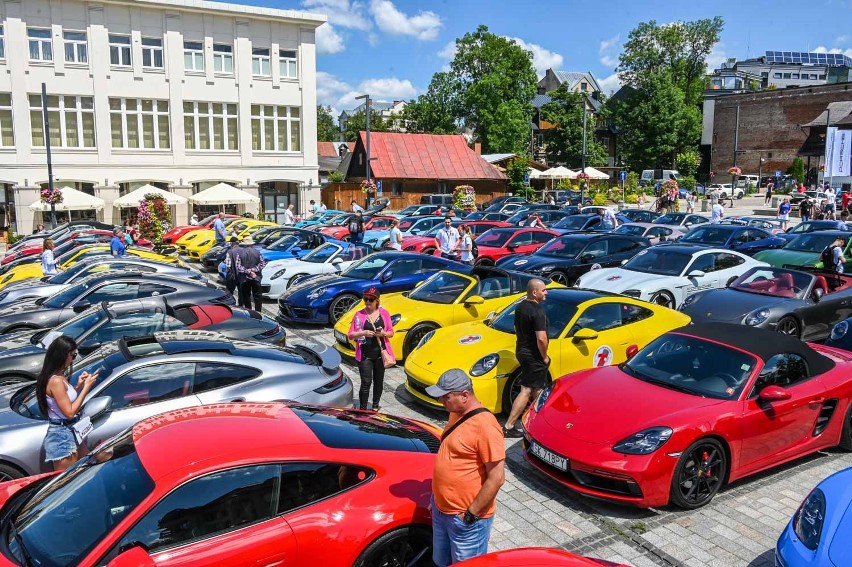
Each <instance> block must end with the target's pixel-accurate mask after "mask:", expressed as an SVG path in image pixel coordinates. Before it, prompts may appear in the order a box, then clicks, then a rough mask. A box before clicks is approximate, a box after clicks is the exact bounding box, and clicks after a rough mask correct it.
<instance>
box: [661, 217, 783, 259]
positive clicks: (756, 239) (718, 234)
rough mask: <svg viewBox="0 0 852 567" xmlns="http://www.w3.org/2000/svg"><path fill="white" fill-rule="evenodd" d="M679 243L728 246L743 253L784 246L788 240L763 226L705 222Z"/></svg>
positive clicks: (714, 246) (694, 228) (718, 246)
mask: <svg viewBox="0 0 852 567" xmlns="http://www.w3.org/2000/svg"><path fill="white" fill-rule="evenodd" d="M677 242H678V244H695V245H698V246H712V247H713V248H727V249H729V250H736V251H737V252H742V253H743V254H754V253H756V252H760V251H761V250H771V249H774V248H782V247H783V246H784V245H785V244H787V241H786V240H784V238H782V237H781V236H780V235H779V236H776V235H774V234H772V233H771V232H769V231H768V230H764V229H762V228H756V227H753V226H741V225H735V224H711V223H705V224H701V225H698V226H694V227H692V229H690V231H689V232H687V233H686V234H685V235H684V236H683V237H682V238H681V239H680V240H678V241H677Z"/></svg>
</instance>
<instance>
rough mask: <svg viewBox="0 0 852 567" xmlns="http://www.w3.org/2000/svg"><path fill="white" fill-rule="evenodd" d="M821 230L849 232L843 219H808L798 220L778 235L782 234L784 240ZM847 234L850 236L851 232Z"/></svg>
mask: <svg viewBox="0 0 852 567" xmlns="http://www.w3.org/2000/svg"><path fill="white" fill-rule="evenodd" d="M821 230H840V231H842V232H849V228H848V227H847V226H846V223H845V222H843V221H839V220H809V221H804V222H800V223H799V224H797V225H796V226H794V227H791V228H788V229H787V231H786V232H783V233H782V234H780V235H779V236H783V237H784V238H785V239H786V240H793V239H794V238H796V237H797V236H799V235H800V234H806V233H808V232H819V231H821ZM849 236H852V234H850V235H849Z"/></svg>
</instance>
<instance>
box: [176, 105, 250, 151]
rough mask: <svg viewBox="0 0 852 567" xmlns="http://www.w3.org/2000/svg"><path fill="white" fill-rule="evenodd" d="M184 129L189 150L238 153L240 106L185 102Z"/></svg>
mask: <svg viewBox="0 0 852 567" xmlns="http://www.w3.org/2000/svg"><path fill="white" fill-rule="evenodd" d="M183 129H184V136H185V143H186V149H188V150H237V149H239V144H238V135H239V131H238V130H237V105H236V104H226V103H222V102H184V103H183Z"/></svg>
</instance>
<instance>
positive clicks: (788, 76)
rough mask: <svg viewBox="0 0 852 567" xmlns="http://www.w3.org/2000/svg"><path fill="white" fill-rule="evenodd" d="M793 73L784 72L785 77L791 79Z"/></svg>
mask: <svg viewBox="0 0 852 567" xmlns="http://www.w3.org/2000/svg"><path fill="white" fill-rule="evenodd" d="M791 74H792V73H784V78H785V79H789V78H790V75H791Z"/></svg>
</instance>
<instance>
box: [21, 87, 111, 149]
mask: <svg viewBox="0 0 852 567" xmlns="http://www.w3.org/2000/svg"><path fill="white" fill-rule="evenodd" d="M29 102H30V129H31V130H32V140H33V146H36V147H44V145H45V144H44V118H43V117H42V111H41V110H42V108H41V95H38V94H31V95H29ZM47 116H48V119H49V122H50V144H51V146H53V147H58V148H94V147H95V110H94V103H93V101H92V97H90V96H59V95H48V97H47Z"/></svg>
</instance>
